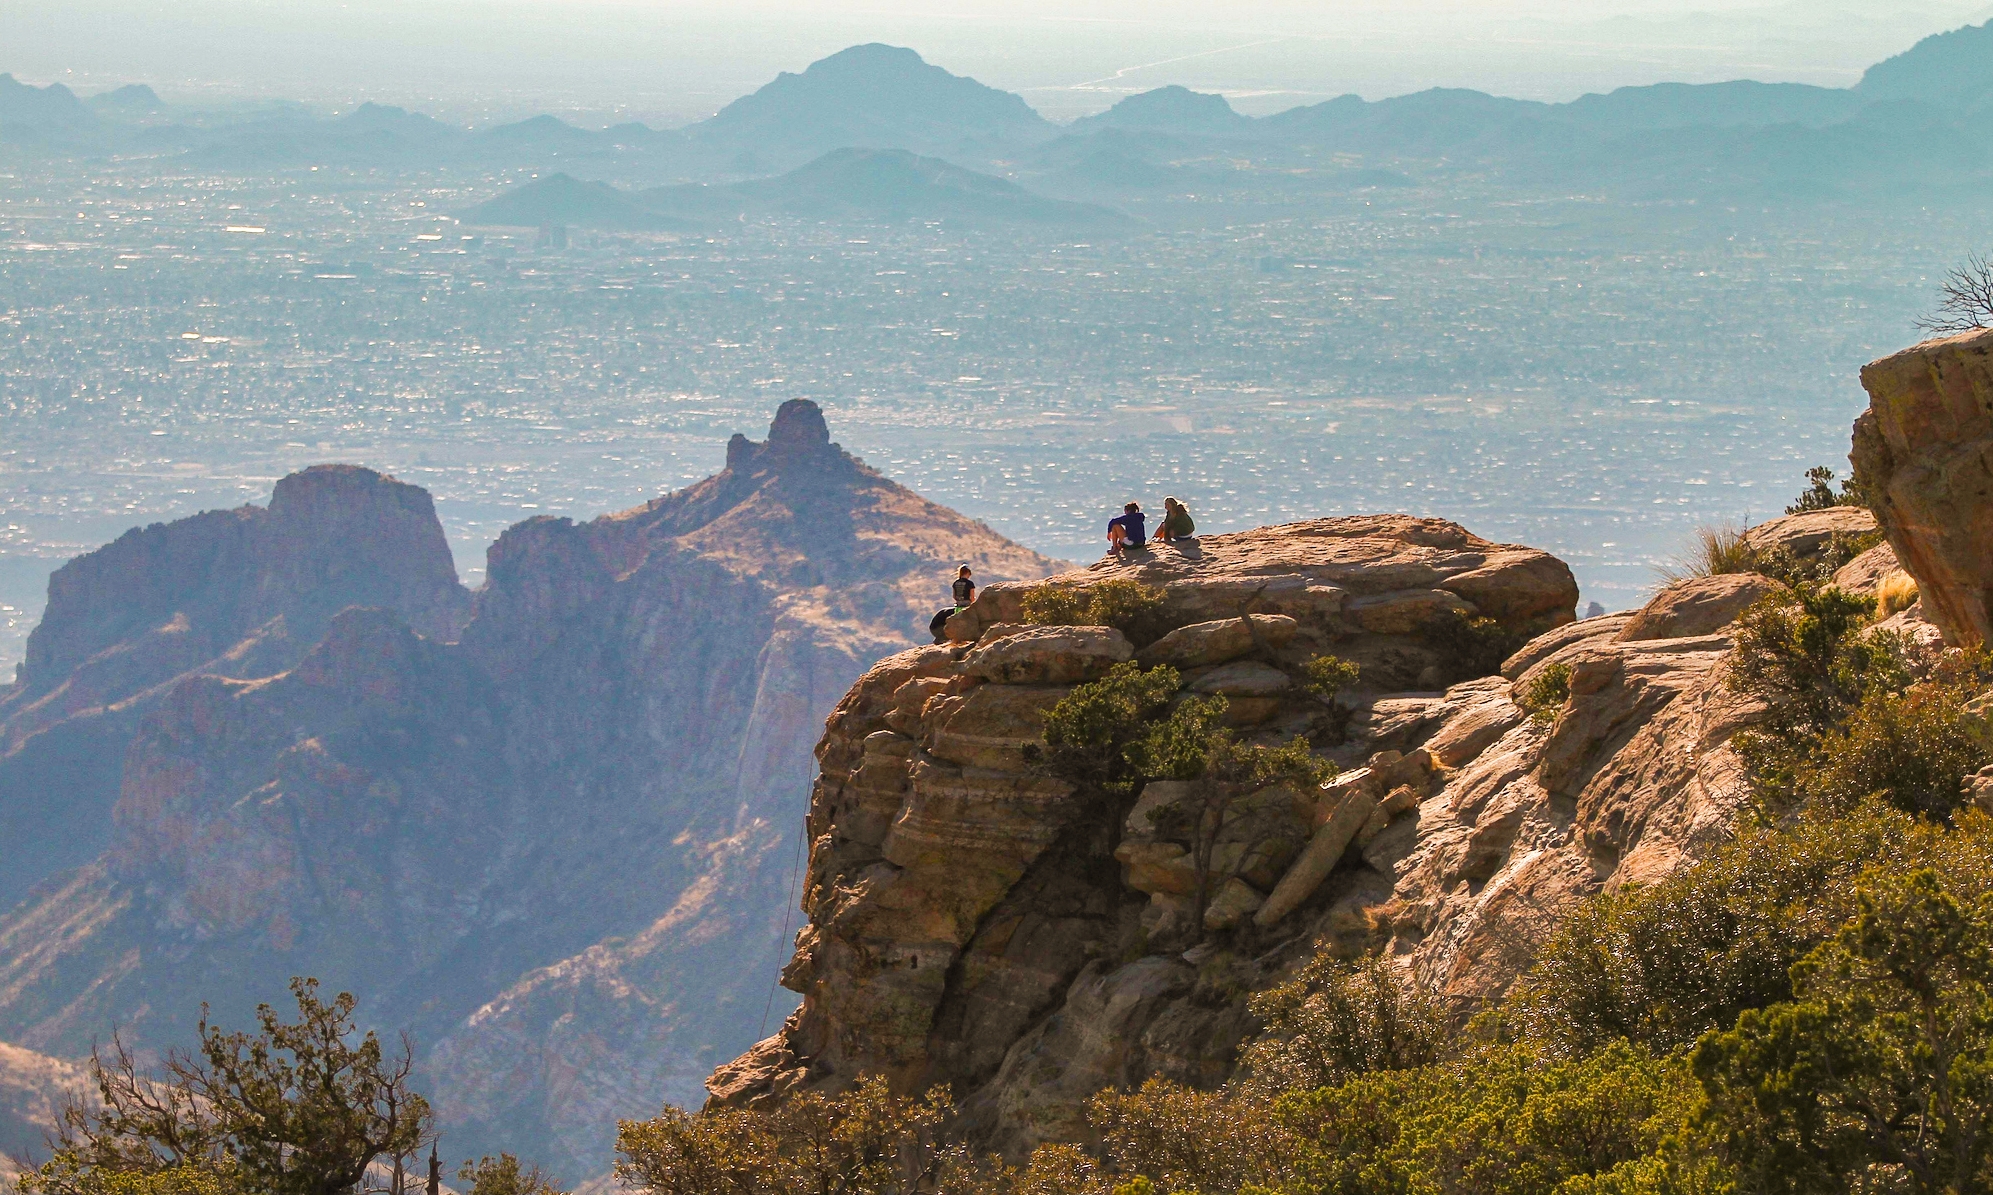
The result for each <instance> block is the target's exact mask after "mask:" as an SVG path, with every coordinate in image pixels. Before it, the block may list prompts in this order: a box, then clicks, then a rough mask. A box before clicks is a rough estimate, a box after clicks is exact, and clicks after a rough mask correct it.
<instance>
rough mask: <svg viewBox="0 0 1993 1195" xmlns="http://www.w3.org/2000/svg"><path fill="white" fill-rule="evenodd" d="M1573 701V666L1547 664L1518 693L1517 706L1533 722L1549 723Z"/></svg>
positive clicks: (1561, 663) (1560, 663)
mask: <svg viewBox="0 0 1993 1195" xmlns="http://www.w3.org/2000/svg"><path fill="white" fill-rule="evenodd" d="M1569 700H1571V666H1570V665H1569V664H1566V663H1563V662H1561V661H1560V662H1558V663H1555V664H1547V665H1545V666H1544V667H1542V668H1540V669H1538V670H1537V673H1536V675H1535V676H1532V677H1530V678H1529V683H1528V684H1525V685H1524V686H1523V687H1522V688H1521V689H1520V690H1518V691H1517V693H1516V704H1517V705H1519V706H1521V707H1522V708H1523V710H1524V712H1526V713H1528V714H1529V716H1530V718H1531V720H1533V721H1536V722H1548V721H1551V720H1552V719H1554V718H1555V717H1556V716H1557V711H1558V710H1560V709H1563V708H1564V703H1565V702H1567V701H1569Z"/></svg>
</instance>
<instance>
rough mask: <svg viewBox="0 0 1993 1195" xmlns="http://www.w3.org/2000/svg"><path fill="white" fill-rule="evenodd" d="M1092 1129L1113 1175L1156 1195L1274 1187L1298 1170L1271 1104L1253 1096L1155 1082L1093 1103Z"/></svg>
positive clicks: (1288, 1137)
mask: <svg viewBox="0 0 1993 1195" xmlns="http://www.w3.org/2000/svg"><path fill="white" fill-rule="evenodd" d="M1087 1122H1088V1123H1089V1124H1091V1125H1092V1126H1093V1128H1094V1131H1095V1132H1097V1133H1098V1134H1099V1135H1100V1148H1101V1153H1102V1156H1103V1157H1104V1158H1105V1159H1106V1161H1107V1167H1108V1170H1109V1171H1110V1173H1112V1174H1113V1175H1115V1176H1117V1177H1120V1178H1122V1179H1123V1180H1128V1185H1129V1186H1130V1187H1132V1188H1133V1189H1134V1190H1136V1191H1146V1192H1153V1193H1154V1195H1220V1193H1221V1192H1235V1191H1239V1190H1240V1189H1242V1188H1245V1187H1249V1186H1259V1185H1264V1186H1273V1185H1276V1184H1277V1183H1279V1182H1280V1180H1281V1179H1282V1178H1283V1177H1284V1176H1285V1175H1286V1174H1288V1173H1289V1172H1290V1171H1291V1169H1292V1166H1293V1161H1294V1158H1293V1153H1294V1147H1295V1144H1296V1142H1295V1139H1294V1136H1293V1134H1292V1133H1291V1132H1290V1131H1289V1130H1288V1129H1287V1127H1286V1126H1285V1125H1284V1124H1282V1123H1281V1121H1280V1120H1279V1118H1277V1117H1275V1116H1274V1115H1273V1114H1272V1106H1271V1104H1270V1103H1269V1102H1268V1101H1267V1100H1265V1099H1263V1098H1259V1097H1257V1096H1254V1095H1252V1094H1250V1093H1244V1092H1239V1091H1235V1090H1221V1091H1198V1090H1196V1089H1194V1088H1190V1087H1185V1086H1183V1085H1182V1084H1179V1083H1171V1082H1169V1081H1167V1080H1164V1079H1150V1080H1149V1081H1148V1082H1146V1083H1144V1084H1142V1087H1141V1089H1140V1090H1139V1091H1132V1092H1117V1091H1112V1090H1109V1091H1103V1092H1101V1093H1100V1094H1098V1095H1096V1096H1094V1097H1093V1099H1092V1100H1090V1101H1088V1103H1087ZM1143 1180H1147V1181H1146V1183H1145V1184H1144V1183H1143ZM1136 1184H1143V1185H1136ZM1120 1189H1121V1188H1119V1187H1117V1188H1116V1190H1117V1192H1118V1191H1119V1190H1120Z"/></svg>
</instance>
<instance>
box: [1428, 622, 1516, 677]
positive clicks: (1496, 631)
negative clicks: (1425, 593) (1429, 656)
mask: <svg viewBox="0 0 1993 1195" xmlns="http://www.w3.org/2000/svg"><path fill="white" fill-rule="evenodd" d="M1419 636H1420V638H1422V639H1423V640H1424V641H1425V643H1426V645H1427V646H1428V647H1431V648H1432V649H1434V650H1435V651H1436V652H1437V653H1438V654H1439V657H1440V670H1441V671H1442V672H1443V673H1445V676H1446V683H1447V684H1450V685H1452V684H1459V683H1460V682H1461V681H1466V680H1473V679H1474V678H1476V677H1480V676H1492V675H1494V674H1495V673H1497V672H1500V671H1501V670H1502V662H1503V661H1504V660H1506V659H1508V658H1509V657H1510V656H1512V655H1514V654H1515V653H1516V652H1517V651H1518V650H1520V649H1521V648H1522V645H1523V644H1525V643H1527V642H1529V635H1528V633H1527V632H1526V631H1523V630H1520V629H1517V628H1514V627H1510V626H1508V625H1507V624H1505V623H1503V622H1501V621H1500V620H1498V619H1493V618H1469V617H1467V616H1466V615H1464V614H1461V613H1459V612H1458V611H1450V612H1448V613H1446V614H1443V615H1441V616H1440V617H1438V618H1435V619H1433V620H1432V621H1431V622H1429V623H1427V624H1426V625H1425V626H1423V627H1421V628H1420V631H1419Z"/></svg>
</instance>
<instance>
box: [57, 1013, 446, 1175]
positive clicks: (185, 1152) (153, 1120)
mask: <svg viewBox="0 0 1993 1195" xmlns="http://www.w3.org/2000/svg"><path fill="white" fill-rule="evenodd" d="M291 993H292V996H293V997H294V998H295V999H296V1001H297V1005H298V1019H297V1020H296V1021H295V1022H287V1021H283V1020H281V1019H279V1017H278V1016H277V1013H276V1011H275V1010H273V1009H272V1008H271V1007H270V1006H269V1005H267V1004H266V1005H262V1006H260V1007H259V1008H258V1009H257V1020H258V1022H259V1023H260V1026H261V1028H260V1030H259V1032H257V1033H256V1034H254V1035H250V1034H245V1033H240V1032H237V1033H224V1032H222V1031H221V1030H219V1029H217V1028H214V1027H213V1026H211V1025H209V1024H208V1022H207V1018H206V1016H205V1015H203V1017H202V1018H201V1023H200V1048H199V1050H198V1051H197V1052H196V1053H194V1054H183V1053H179V1052H174V1053H170V1054H168V1055H167V1057H166V1059H165V1061H164V1063H163V1064H162V1066H161V1068H160V1073H158V1074H156V1075H154V1074H148V1073H146V1072H145V1071H144V1070H143V1069H141V1067H140V1065H139V1063H138V1061H137V1059H136V1058H135V1057H134V1056H133V1055H132V1053H131V1052H130V1051H129V1050H127V1049H126V1048H125V1047H124V1045H123V1044H122V1043H121V1042H116V1041H114V1042H113V1049H112V1053H111V1055H110V1057H109V1058H106V1057H105V1056H104V1055H102V1054H101V1053H97V1052H93V1053H92V1055H91V1059H90V1072H91V1078H92V1079H93V1080H94V1082H95V1084H96V1087H97V1094H98V1101H97V1103H96V1104H95V1105H94V1106H86V1105H82V1104H73V1105H71V1106H70V1107H69V1108H67V1109H66V1110H65V1111H64V1115H63V1127H62V1130H61V1133H60V1135H59V1138H58V1140H57V1142H56V1146H57V1149H56V1156H55V1158H54V1159H52V1160H51V1161H50V1162H49V1163H48V1164H47V1165H45V1166H43V1167H42V1168H41V1170H40V1171H39V1172H37V1175H36V1177H35V1178H34V1179H33V1180H31V1181H32V1183H33V1184H34V1185H35V1189H36V1190H38V1191H47V1192H51V1193H53V1195H72V1193H75V1192H85V1191H88V1190H91V1189H92V1188H91V1186H90V1183H91V1182H92V1181H95V1180H99V1179H102V1178H104V1177H105V1176H107V1175H112V1174H119V1173H135V1174H154V1175H157V1174H164V1173H166V1172H169V1171H180V1172H189V1171H190V1170H201V1171H207V1172H209V1173H211V1174H214V1175H216V1176H219V1177H218V1181H223V1182H226V1183H231V1184H238V1185H240V1186H241V1187H242V1188H244V1189H246V1190H249V1191H253V1192H256V1195H344V1193H345V1192H347V1191H348V1190H349V1189H350V1188H352V1187H353V1186H354V1184H356V1183H358V1182H359V1181H360V1180H361V1178H362V1177H363V1176H364V1175H365V1174H366V1170H367V1167H368V1166H369V1165H370V1164H371V1163H372V1162H373V1161H374V1160H375V1159H377V1158H381V1157H389V1156H394V1155H406V1154H410V1153H413V1152H414V1151H415V1149H416V1147H417V1146H418V1145H419V1144H420V1143H421V1142H422V1141H424V1140H426V1139H427V1134H428V1126H429V1105H428V1103H427V1102H426V1101H424V1100H423V1098H422V1097H421V1096H419V1095H417V1094H415V1093H414V1092H413V1091H411V1090H409V1087H408V1076H409V1073H410V1071H411V1070H412V1069H413V1065H414V1064H413V1059H412V1054H411V1051H410V1049H409V1046H408V1043H407V1042H406V1041H404V1042H403V1043H402V1049H401V1050H400V1052H399V1054H398V1056H395V1057H389V1056H387V1055H386V1054H385V1053H384V1051H383V1050H382V1049H381V1044H380V1041H379V1039H378V1038H376V1037H375V1036H374V1034H372V1033H368V1034H366V1035H365V1036H363V1037H361V1038H360V1039H359V1040H358V1041H357V1042H355V1041H353V1040H351V1039H352V1038H353V1036H354V1034H355V1032H356V1029H355V1027H354V1024H353V1007H354V1001H353V997H352V996H351V995H349V994H347V993H344V992H342V993H340V994H339V995H338V996H336V997H334V998H333V1000H332V1001H331V1002H330V1003H326V1002H325V1001H322V1000H320V999H319V997H318V981H317V980H314V979H294V980H292V981H291Z"/></svg>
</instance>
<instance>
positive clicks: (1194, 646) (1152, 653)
mask: <svg viewBox="0 0 1993 1195" xmlns="http://www.w3.org/2000/svg"><path fill="white" fill-rule="evenodd" d="M1299 626H1300V624H1299V623H1297V622H1295V621H1294V620H1293V619H1292V618H1289V617H1288V616H1287V615H1285V614H1255V615H1253V625H1252V627H1250V628H1249V627H1247V626H1246V622H1245V619H1243V618H1221V619H1217V620H1215V621H1212V622H1199V623H1192V624H1191V625H1190V626H1187V627H1178V628H1177V629H1176V630H1174V631H1171V632H1170V633H1169V634H1167V635H1164V636H1163V637H1162V638H1160V639H1158V640H1156V641H1155V642H1154V643H1151V644H1150V645H1149V646H1147V647H1145V648H1143V649H1142V650H1141V651H1140V652H1139V653H1137V654H1136V657H1135V658H1136V659H1138V660H1140V661H1141V662H1142V664H1143V665H1144V666H1145V667H1150V668H1153V667H1156V666H1158V665H1162V664H1167V665H1169V666H1171V667H1173V668H1196V667H1200V666H1202V665H1205V664H1224V663H1227V662H1229V661H1232V660H1236V659H1238V658H1239V657H1240V656H1243V655H1246V654H1247V653H1249V652H1252V651H1254V650H1256V649H1257V647H1258V645H1257V644H1256V643H1255V642H1254V640H1253V632H1254V631H1255V630H1257V631H1258V632H1259V638H1260V639H1262V640H1264V641H1265V642H1266V644H1267V646H1269V647H1282V646H1285V645H1286V644H1287V643H1288V641H1290V640H1292V639H1293V638H1294V633H1295V631H1296V630H1298V629H1299Z"/></svg>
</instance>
